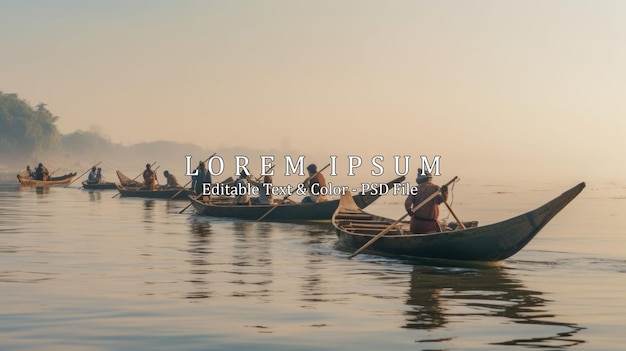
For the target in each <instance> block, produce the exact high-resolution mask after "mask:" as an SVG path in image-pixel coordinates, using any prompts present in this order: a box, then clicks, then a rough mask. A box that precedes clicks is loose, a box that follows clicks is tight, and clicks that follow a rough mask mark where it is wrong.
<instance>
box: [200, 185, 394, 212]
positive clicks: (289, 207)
mask: <svg viewBox="0 0 626 351" xmlns="http://www.w3.org/2000/svg"><path fill="white" fill-rule="evenodd" d="M404 179H405V177H404V176H401V177H398V178H396V179H394V180H392V181H391V182H389V183H387V185H388V186H390V187H392V184H394V183H400V182H402V181H403V180H404ZM380 196H381V195H380V194H376V193H375V192H374V191H370V192H368V193H366V194H357V195H354V196H351V198H353V201H354V202H355V203H356V204H358V206H360V207H361V208H365V207H367V206H368V205H370V204H371V203H373V202H374V201H376V200H377V199H378V198H379V197H380ZM190 199H191V203H192V205H193V207H194V208H195V210H196V213H198V214H199V215H202V216H211V217H228V218H240V219H255V220H256V219H259V218H261V217H263V216H264V215H265V214H266V213H267V212H268V211H270V210H271V212H269V214H268V215H267V216H265V217H263V220H264V221H328V220H330V219H331V217H332V216H333V213H334V212H335V210H336V209H337V206H339V199H335V200H329V201H323V202H315V203H305V204H302V203H293V202H292V203H284V204H279V205H250V206H241V205H232V204H224V203H223V202H222V203H211V202H208V203H207V202H203V201H199V200H197V199H196V198H195V197H193V196H192V197H190ZM274 207H276V208H274Z"/></svg>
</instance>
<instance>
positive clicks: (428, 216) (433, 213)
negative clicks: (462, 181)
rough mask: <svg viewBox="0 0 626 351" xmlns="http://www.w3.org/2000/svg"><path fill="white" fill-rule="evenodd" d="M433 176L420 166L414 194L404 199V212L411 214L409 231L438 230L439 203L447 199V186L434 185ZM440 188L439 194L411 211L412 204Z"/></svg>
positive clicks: (439, 226)
mask: <svg viewBox="0 0 626 351" xmlns="http://www.w3.org/2000/svg"><path fill="white" fill-rule="evenodd" d="M432 179H433V176H432V175H431V174H430V173H426V172H424V171H423V170H422V169H421V168H420V169H418V170H417V179H415V181H416V182H417V191H416V193H415V195H413V194H410V195H409V196H407V198H406V200H405V201H404V208H405V209H406V212H407V213H408V214H409V215H410V216H411V228H410V230H411V233H414V234H422V233H432V232H440V231H441V225H440V224H439V221H438V218H439V204H440V203H442V202H444V201H446V200H447V199H448V187H447V186H445V185H444V186H442V187H439V185H436V184H434V183H433V182H432ZM440 190H441V194H440V195H439V196H435V197H434V198H433V199H432V200H430V201H429V202H428V203H426V204H425V205H424V206H422V207H420V208H418V209H415V211H411V209H412V208H413V207H414V206H417V205H418V204H420V203H421V202H422V201H424V200H426V198H428V197H429V196H431V195H432V194H434V193H436V192H437V191H440Z"/></svg>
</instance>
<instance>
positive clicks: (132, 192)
mask: <svg viewBox="0 0 626 351" xmlns="http://www.w3.org/2000/svg"><path fill="white" fill-rule="evenodd" d="M115 186H116V187H117V190H118V191H119V192H120V196H123V197H143V198H147V199H172V197H173V196H174V195H176V197H174V198H173V199H172V200H186V199H187V198H188V197H189V195H193V194H194V193H193V192H192V191H191V190H189V189H183V188H167V189H164V188H161V187H159V188H158V189H155V190H150V189H143V188H130V187H125V186H122V185H120V184H115ZM181 189H182V191H181Z"/></svg>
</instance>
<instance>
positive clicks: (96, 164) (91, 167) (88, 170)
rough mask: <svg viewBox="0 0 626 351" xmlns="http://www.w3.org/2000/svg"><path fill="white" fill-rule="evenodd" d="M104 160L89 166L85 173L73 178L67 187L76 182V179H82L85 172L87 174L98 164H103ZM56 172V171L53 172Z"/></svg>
mask: <svg viewBox="0 0 626 351" xmlns="http://www.w3.org/2000/svg"><path fill="white" fill-rule="evenodd" d="M101 163H102V161H100V162H98V163H96V164H95V165H93V166H91V167H89V169H87V170H86V171H85V172H84V173H83V174H81V175H79V176H78V177H76V178H74V180H72V181H71V182H69V183H68V184H67V185H66V186H65V187H66V188H67V187H68V186H70V184H72V183H74V182H75V181H76V180H78V179H80V177H82V176H84V175H85V174H87V172H89V171H90V170H91V169H92V168H94V167H96V166H97V165H99V164H101ZM55 172H56V171H55ZM53 173H54V172H53Z"/></svg>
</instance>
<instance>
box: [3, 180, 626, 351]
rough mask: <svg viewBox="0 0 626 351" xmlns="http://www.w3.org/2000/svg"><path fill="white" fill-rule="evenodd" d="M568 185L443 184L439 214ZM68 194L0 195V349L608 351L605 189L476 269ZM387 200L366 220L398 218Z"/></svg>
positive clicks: (618, 258) (625, 321)
mask: <svg viewBox="0 0 626 351" xmlns="http://www.w3.org/2000/svg"><path fill="white" fill-rule="evenodd" d="M575 184H576V183H538V184H530V183H529V184H513V183H497V182H494V183H491V184H476V183H469V182H468V183H467V184H463V183H459V184H457V185H456V189H455V190H454V198H453V206H454V209H455V212H456V213H457V214H458V215H459V216H460V217H461V218H462V219H465V220H470V219H475V220H478V221H479V223H481V224H488V223H493V222H496V221H499V220H503V219H506V218H509V217H511V216H514V215H516V214H519V213H522V212H525V211H528V210H531V209H533V208H535V207H537V206H539V205H541V204H543V203H544V202H547V201H548V200H550V199H552V198H553V197H555V196H557V195H558V194H560V193H562V192H563V191H565V190H567V189H568V188H570V187H571V186H574V185H575ZM79 186H80V183H79V182H75V183H74V184H72V185H71V186H70V187H68V188H63V187H52V188H48V189H44V190H41V189H35V188H20V187H19V186H18V185H17V182H16V181H15V180H14V175H13V174H11V175H9V176H5V177H4V180H3V181H1V182H0V293H1V294H2V298H1V299H0V350H29V351H30V350H268V351H269V350H272V351H275V350H292V351H293V350H531V349H532V350H536V349H545V350H623V349H624V344H625V342H626V337H625V336H624V330H626V303H625V302H624V301H625V298H626V292H625V288H626V233H625V232H626V216H625V214H626V184H623V183H610V182H603V183H589V182H588V183H587V188H586V189H585V190H584V191H583V192H582V193H581V195H579V197H578V198H577V199H575V200H574V201H573V202H572V203H571V204H570V205H569V206H568V207H566V208H565V209H564V210H563V211H562V212H561V213H560V214H559V215H557V217H555V219H554V220H553V221H552V222H550V223H549V224H548V225H547V226H546V227H545V228H544V229H543V230H542V231H541V232H540V233H539V235H538V236H537V237H536V238H535V239H534V240H533V241H532V242H531V243H530V244H529V245H528V246H527V247H526V248H524V250H522V251H521V252H520V253H518V254H517V255H515V256H513V257H512V258H510V259H508V260H505V261H503V262H501V263H499V264H496V265H482V266H481V265H471V264H464V263H451V262H438V261H417V260H407V259H393V258H384V257H379V256H374V255H368V254H362V255H359V256H357V257H355V258H354V259H351V260H350V259H347V256H348V255H349V252H344V251H341V250H339V249H338V248H336V246H335V245H336V237H335V234H334V232H333V230H332V226H330V225H329V224H326V223H317V224H295V223H263V222H260V223H259V222H253V221H241V220H230V219H216V218H207V217H199V216H196V215H194V214H193V210H192V209H191V208H189V209H188V210H187V211H186V212H184V213H183V214H179V211H180V210H181V209H182V208H184V207H185V206H186V205H187V204H188V202H186V201H176V202H168V201H165V200H143V199H127V198H119V197H115V198H112V196H113V195H115V194H116V192H115V191H86V190H81V189H79ZM403 200H404V199H403V198H401V197H393V196H386V197H383V198H381V199H380V200H379V201H378V202H376V203H374V204H373V205H372V206H370V207H369V208H368V209H367V210H368V211H369V212H373V213H377V214H382V215H386V216H389V217H392V218H399V217H400V216H402V215H403V212H402V202H403ZM442 213H443V217H445V216H446V215H447V213H446V212H445V211H442ZM450 219H452V218H450Z"/></svg>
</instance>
